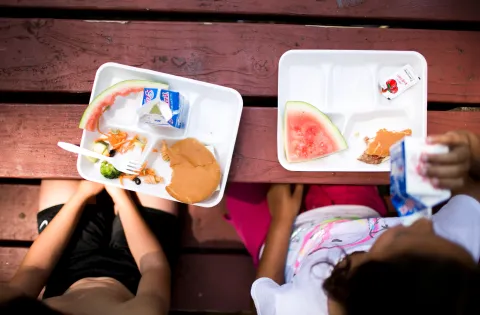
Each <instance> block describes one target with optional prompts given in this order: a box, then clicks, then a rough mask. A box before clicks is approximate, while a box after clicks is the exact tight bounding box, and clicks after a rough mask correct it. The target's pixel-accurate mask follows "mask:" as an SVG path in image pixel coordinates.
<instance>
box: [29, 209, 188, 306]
mask: <svg viewBox="0 0 480 315" xmlns="http://www.w3.org/2000/svg"><path fill="white" fill-rule="evenodd" d="M62 206H63V205H57V206H53V207H50V208H48V209H45V210H43V211H41V212H39V213H38V214H37V223H38V232H39V233H41V232H42V231H43V230H44V229H45V227H46V226H47V225H48V223H49V222H50V221H51V220H52V219H53V218H54V217H55V215H56V214H57V213H58V212H59V211H60V209H61V208H62ZM139 212H140V213H141V215H142V217H143V218H144V220H145V222H146V223H147V224H148V226H149V227H150V229H151V230H152V232H153V233H154V234H155V236H156V237H157V239H158V241H159V242H160V244H161V245H162V248H163V250H164V252H165V255H166V257H167V259H168V261H169V263H170V266H171V267H172V266H173V265H174V261H175V259H176V257H177V254H178V248H179V246H178V243H177V242H178V241H179V239H180V238H179V235H178V234H179V228H178V220H177V217H176V216H174V215H172V214H170V213H167V212H164V211H160V210H155V209H151V208H143V207H139ZM87 277H111V278H114V279H116V280H118V281H120V282H121V283H122V284H123V285H125V286H126V287H127V288H128V289H129V290H130V291H131V292H132V293H133V294H136V292H137V287H138V283H139V281H140V277H141V275H140V272H139V270H138V268H137V265H136V263H135V260H134V259H133V256H132V253H131V252H130V249H129V248H128V244H127V240H126V238H125V233H124V231H123V227H122V223H121V222H120V218H119V217H118V216H115V214H114V212H113V207H109V208H108V209H106V208H104V206H98V205H87V206H86V207H85V209H84V211H83V213H82V216H81V218H80V221H79V222H78V224H77V226H76V228H75V231H74V232H73V235H72V238H71V239H70V242H69V243H68V245H67V248H66V249H65V250H64V252H63V254H62V257H61V258H60V260H59V262H58V263H57V265H56V266H55V269H54V270H53V272H52V274H51V276H50V278H49V279H48V282H47V285H46V288H45V293H44V295H43V298H49V297H53V296H58V295H62V294H63V293H64V292H65V291H66V290H67V289H68V288H69V287H70V286H71V285H72V284H73V283H75V282H76V281H78V280H80V279H83V278H87Z"/></svg>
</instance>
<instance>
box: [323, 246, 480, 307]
mask: <svg viewBox="0 0 480 315" xmlns="http://www.w3.org/2000/svg"><path fill="white" fill-rule="evenodd" d="M350 269H351V264H350V261H349V260H348V259H347V261H346V264H343V265H342V266H341V267H336V268H334V270H333V272H332V274H331V276H330V277H329V278H328V279H327V280H326V281H325V282H324V285H323V288H324V290H325V291H326V293H327V295H328V297H329V298H331V299H333V300H334V301H336V302H337V303H339V304H340V305H341V306H342V308H343V310H344V312H345V314H347V315H356V314H362V315H373V314H392V315H396V314H399V315H400V314H401V315H407V314H408V315H414V314H419V315H420V314H422V315H428V314H435V315H437V314H454V315H467V314H475V315H479V314H480V271H479V268H478V266H477V267H470V266H468V265H466V264H462V263H461V262H458V261H456V260H453V259H447V258H442V257H430V256H420V255H405V256H402V257H396V258H392V259H389V260H388V261H368V262H366V263H364V264H362V265H360V266H358V267H357V268H355V269H353V270H350Z"/></svg>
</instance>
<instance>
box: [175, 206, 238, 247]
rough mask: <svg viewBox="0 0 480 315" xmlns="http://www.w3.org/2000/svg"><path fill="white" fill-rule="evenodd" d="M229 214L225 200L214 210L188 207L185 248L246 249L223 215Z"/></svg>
mask: <svg viewBox="0 0 480 315" xmlns="http://www.w3.org/2000/svg"><path fill="white" fill-rule="evenodd" d="M226 212H227V208H226V203H225V199H223V200H222V202H221V203H220V204H219V205H217V206H215V207H213V208H202V207H197V206H188V213H189V215H188V216H186V222H185V226H186V228H185V229H184V230H183V231H182V232H183V239H182V246H183V247H192V248H195V247H200V248H229V249H232V248H235V249H241V248H244V246H243V243H242V241H241V239H240V237H239V236H238V234H237V232H236V231H235V229H234V228H233V226H232V225H230V224H229V223H228V222H227V221H225V220H224V219H223V215H224V214H225V213H226Z"/></svg>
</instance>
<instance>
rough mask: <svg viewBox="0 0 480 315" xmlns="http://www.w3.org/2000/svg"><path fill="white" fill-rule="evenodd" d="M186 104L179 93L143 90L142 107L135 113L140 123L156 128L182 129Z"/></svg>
mask: <svg viewBox="0 0 480 315" xmlns="http://www.w3.org/2000/svg"><path fill="white" fill-rule="evenodd" d="M188 110H189V106H188V102H187V100H186V99H185V97H184V96H183V95H181V94H180V93H179V92H175V91H170V90H163V89H162V90H161V89H157V88H145V89H144V90H143V97H142V107H141V108H140V109H139V110H138V111H137V113H138V115H139V116H140V121H141V122H142V123H146V124H149V125H153V126H158V127H173V128H178V129H184V128H185V126H186V123H187V118H188Z"/></svg>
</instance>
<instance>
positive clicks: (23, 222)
mask: <svg viewBox="0 0 480 315" xmlns="http://www.w3.org/2000/svg"><path fill="white" fill-rule="evenodd" d="M38 193H39V186H37V185H19V184H17V185H12V184H0V240H17V241H31V240H34V239H35V238H36V237H37V211H38Z"/></svg>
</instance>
